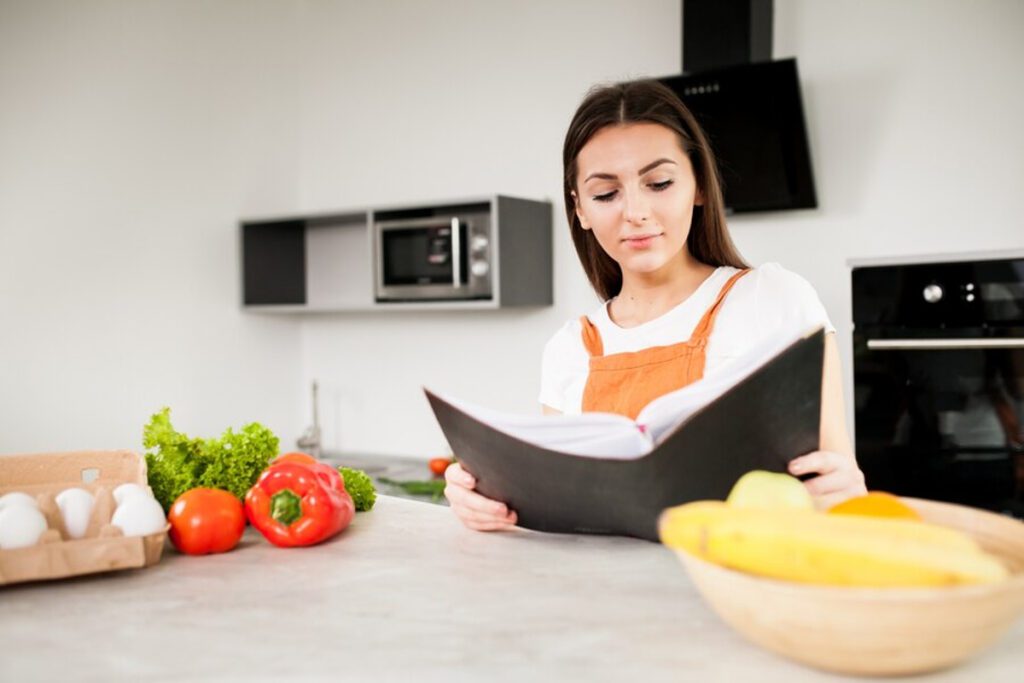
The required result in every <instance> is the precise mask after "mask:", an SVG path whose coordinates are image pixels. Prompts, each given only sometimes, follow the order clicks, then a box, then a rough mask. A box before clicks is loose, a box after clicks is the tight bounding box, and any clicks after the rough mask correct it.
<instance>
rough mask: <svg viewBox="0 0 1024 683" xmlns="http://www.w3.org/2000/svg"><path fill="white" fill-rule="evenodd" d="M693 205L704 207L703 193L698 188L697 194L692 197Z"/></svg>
mask: <svg viewBox="0 0 1024 683" xmlns="http://www.w3.org/2000/svg"><path fill="white" fill-rule="evenodd" d="M693 205H694V206H704V191H703V190H701V189H700V188H699V187H698V188H697V192H696V193H695V194H694V196H693Z"/></svg>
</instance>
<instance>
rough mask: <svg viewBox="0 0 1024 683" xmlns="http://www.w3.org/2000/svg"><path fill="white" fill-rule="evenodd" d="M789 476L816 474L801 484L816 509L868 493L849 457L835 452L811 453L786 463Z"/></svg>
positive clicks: (852, 459) (851, 457) (854, 464)
mask: <svg viewBox="0 0 1024 683" xmlns="http://www.w3.org/2000/svg"><path fill="white" fill-rule="evenodd" d="M789 473H790V474H792V475H794V476H799V475H803V474H812V473H817V475H818V476H816V477H814V478H813V479H808V480H807V481H805V482H804V486H806V487H807V491H808V492H809V493H810V494H811V496H813V497H814V504H815V506H816V507H818V508H819V509H827V508H830V507H832V506H833V505H835V504H836V503H841V502H843V501H844V500H846V499H847V498H853V497H854V496H862V495H864V494H865V493H867V488H866V487H865V486H864V473H863V472H861V471H860V468H859V467H857V461H856V460H855V459H854V457H853V456H852V455H846V454H844V453H837V452H835V451H814V452H813V453H808V454H807V455H801V456H800V457H799V458H793V459H792V460H791V461H790V462H789Z"/></svg>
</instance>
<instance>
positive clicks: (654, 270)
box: [574, 123, 703, 279]
mask: <svg viewBox="0 0 1024 683" xmlns="http://www.w3.org/2000/svg"><path fill="white" fill-rule="evenodd" d="M576 164H577V168H578V172H577V176H576V192H575V195H574V196H575V199H576V215H577V216H578V217H579V219H580V224H581V225H582V226H583V228H584V229H585V230H592V231H593V233H594V237H595V238H597V241H598V243H599V244H600V245H601V248H602V249H604V251H605V252H606V253H607V254H608V256H610V257H611V258H612V259H614V260H615V261H616V262H617V263H618V264H619V266H621V268H622V274H623V278H624V279H625V278H628V277H630V276H631V275H639V276H648V275H652V276H656V275H657V274H658V273H659V272H661V271H663V270H665V269H666V268H671V267H673V266H676V265H678V261H677V259H679V258H685V255H684V250H685V249H686V238H687V236H688V235H689V233H690V219H691V217H692V215H693V207H694V205H695V204H698V205H699V204H701V203H703V201H702V199H701V198H700V196H699V193H698V192H697V182H696V179H695V178H694V175H693V167H692V166H691V165H690V160H689V158H687V156H686V154H684V153H683V150H682V148H681V147H680V145H679V139H678V138H677V136H676V133H675V132H674V131H672V130H671V129H669V128H666V127H665V126H662V125H659V124H657V123H632V124H626V125H621V126H608V127H606V128H602V129H601V130H599V131H598V132H597V133H596V134H595V135H594V137H592V138H590V140H588V141H587V144H585V145H584V146H583V149H581V150H580V153H579V155H578V156H577V157H576ZM681 255H682V256H681Z"/></svg>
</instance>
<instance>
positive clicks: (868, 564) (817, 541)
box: [658, 501, 1008, 587]
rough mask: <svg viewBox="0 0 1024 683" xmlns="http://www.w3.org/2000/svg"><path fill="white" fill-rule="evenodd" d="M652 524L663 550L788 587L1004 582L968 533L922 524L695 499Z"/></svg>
mask: <svg viewBox="0 0 1024 683" xmlns="http://www.w3.org/2000/svg"><path fill="white" fill-rule="evenodd" d="M658 526H659V533H660V536H661V540H662V542H663V543H664V544H665V545H668V546H669V547H672V548H678V549H683V550H686V551H687V552H689V553H691V554H693V555H696V556H698V557H702V558H704V559H706V560H709V561H711V562H714V563H716V564H720V565H723V566H726V567H731V568H734V569H739V570H741V571H746V572H749V573H752V574H758V575H761V576H768V577H772V578H779V579H786V580H790V581H800V582H805V583H817V584H832V585H846V586H876V587H883V586H945V585H953V584H962V583H988V582H994V581H1000V580H1002V579H1005V578H1006V577H1007V576H1008V573H1007V570H1006V567H1004V566H1003V565H1002V564H1001V563H1000V562H999V561H998V560H996V559H995V558H993V557H992V556H990V555H988V554H986V553H984V552H983V551H982V550H981V549H980V548H979V547H978V546H977V544H976V543H975V542H974V541H973V540H972V539H971V538H970V537H969V536H967V535H966V534H962V533H960V532H959V531H956V530H954V529H949V528H946V527H940V526H936V525H933V524H926V523H924V522H917V521H910V520H902V519H884V518H876V517H862V516H853V515H825V514H821V513H819V512H814V511H811V510H797V509H778V510H764V509H748V508H734V507H731V506H729V505H727V504H725V503H722V502H719V501H698V502H695V503H688V504H686V505H680V506H678V507H674V508H669V509H667V510H666V511H665V512H664V513H662V516H661V519H660V520H659V525H658Z"/></svg>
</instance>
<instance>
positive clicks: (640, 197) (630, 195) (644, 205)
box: [622, 190, 651, 225]
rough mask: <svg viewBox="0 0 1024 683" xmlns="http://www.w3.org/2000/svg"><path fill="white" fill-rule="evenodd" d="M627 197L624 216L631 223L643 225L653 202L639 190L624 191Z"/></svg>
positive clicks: (625, 197)
mask: <svg viewBox="0 0 1024 683" xmlns="http://www.w3.org/2000/svg"><path fill="white" fill-rule="evenodd" d="M623 198H624V199H625V202H624V205H623V209H622V210H623V217H624V218H625V219H626V220H627V221H628V222H630V223H633V224H635V225H641V224H642V223H643V222H644V221H646V220H647V218H648V217H649V216H650V213H651V203H650V201H648V199H647V197H645V196H644V194H643V192H640V191H639V190H626V191H625V192H624V193H623Z"/></svg>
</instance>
